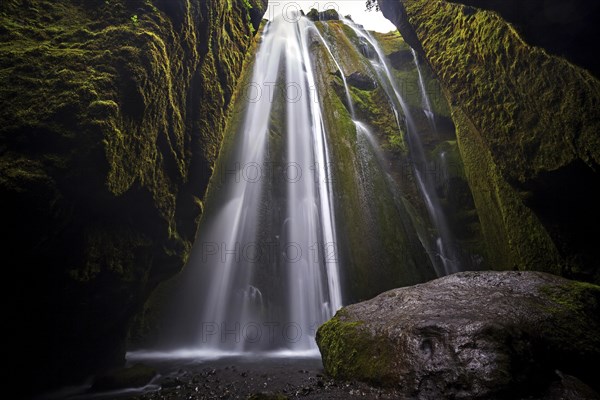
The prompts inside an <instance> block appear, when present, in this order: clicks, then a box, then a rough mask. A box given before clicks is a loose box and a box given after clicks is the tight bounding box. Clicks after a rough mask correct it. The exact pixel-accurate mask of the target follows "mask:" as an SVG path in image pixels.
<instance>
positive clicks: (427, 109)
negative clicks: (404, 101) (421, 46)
mask: <svg viewBox="0 0 600 400" xmlns="http://www.w3.org/2000/svg"><path fill="white" fill-rule="evenodd" d="M410 51H411V52H412V55H413V58H414V61H415V66H416V67H417V73H418V74H419V90H420V91H421V98H422V104H423V112H424V113H425V116H426V117H427V120H428V121H429V124H430V125H431V127H432V128H433V130H434V131H436V130H437V127H436V126H435V116H434V114H433V108H432V107H431V101H430V99H429V95H428V94H427V88H426V87H425V79H424V78H423V71H421V64H420V62H419V56H418V55H417V52H416V51H415V49H410Z"/></svg>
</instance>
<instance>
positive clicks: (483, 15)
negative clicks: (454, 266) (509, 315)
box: [379, 0, 600, 282]
mask: <svg viewBox="0 0 600 400" xmlns="http://www.w3.org/2000/svg"><path fill="white" fill-rule="evenodd" d="M456 3H458V2H453V3H450V2H447V1H443V0H438V1H426V0H379V4H380V6H381V10H382V11H383V13H384V15H385V16H386V17H387V18H389V19H390V20H392V22H394V23H395V24H396V26H397V27H398V28H399V30H400V32H401V33H402V35H403V37H404V38H405V39H406V41H407V42H408V43H409V44H410V45H411V46H412V47H413V48H415V49H416V50H417V51H418V52H419V53H420V54H421V55H422V56H423V57H424V58H425V59H426V60H427V61H428V62H429V64H430V66H431V68H432V70H433V71H434V72H435V74H436V75H437V77H438V79H439V81H440V83H441V85H442V88H443V90H444V93H445V95H446V97H447V98H448V100H449V104H450V107H451V112H452V117H453V119H454V121H455V124H456V127H457V138H458V145H459V149H460V152H461V155H462V157H463V160H464V164H465V172H466V175H467V178H468V180H469V183H470V185H471V189H472V192H473V197H474V200H475V204H476V206H477V209H478V213H479V216H480V219H481V223H482V229H483V232H484V235H485V238H486V241H487V247H488V253H489V255H490V256H489V258H490V265H493V266H494V268H497V269H514V268H520V269H526V270H543V271H548V272H553V273H561V274H563V275H565V276H567V277H573V278H577V279H581V280H590V281H594V282H600V270H599V269H598V266H597V262H596V247H597V244H596V243H595V242H596V238H597V237H598V235H599V234H600V231H599V230H600V224H598V221H600V209H599V208H598V207H597V204H598V203H599V202H600V197H599V195H598V194H597V193H596V192H598V191H597V190H593V188H596V187H598V185H599V184H600V176H599V174H598V170H599V169H598V167H599V163H600V135H599V132H600V108H599V107H598V106H597V105H598V103H599V102H600V81H598V79H597V78H595V77H594V76H593V75H592V74H591V73H589V72H588V71H586V70H584V69H583V68H580V67H578V66H576V65H573V64H571V63H569V62H568V61H566V60H565V59H563V58H560V57H557V56H553V55H550V54H548V53H547V52H546V51H545V50H544V49H542V48H538V47H534V46H531V45H529V44H528V43H526V42H525V41H524V40H523V38H522V37H521V36H520V34H519V33H518V32H517V30H516V29H515V28H514V27H513V26H512V25H510V24H509V23H507V22H506V21H505V20H504V19H503V18H502V16H501V15H500V14H498V13H496V12H492V11H485V10H481V9H478V8H474V7H469V6H465V5H462V4H456ZM472 3H474V2H472V1H471V2H470V4H472ZM536 4H538V6H539V5H542V6H543V4H544V3H543V2H539V3H536ZM540 12H541V11H540Z"/></svg>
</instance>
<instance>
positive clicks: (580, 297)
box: [539, 281, 600, 368]
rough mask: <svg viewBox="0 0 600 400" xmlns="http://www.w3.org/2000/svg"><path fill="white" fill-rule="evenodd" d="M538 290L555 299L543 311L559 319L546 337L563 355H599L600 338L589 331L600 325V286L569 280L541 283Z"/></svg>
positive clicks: (569, 356) (591, 356)
mask: <svg viewBox="0 0 600 400" xmlns="http://www.w3.org/2000/svg"><path fill="white" fill-rule="evenodd" d="M539 291H540V294H542V295H543V296H545V297H546V298H548V299H550V300H551V301H552V302H553V303H554V305H552V304H545V305H544V307H542V309H541V311H542V312H545V313H549V314H551V315H552V318H554V319H555V320H557V321H558V323H556V324H555V326H553V329H551V330H549V332H548V335H547V339H548V340H549V341H550V342H552V343H553V344H554V345H555V346H556V347H557V350H558V351H560V352H562V353H564V354H562V356H563V357H565V359H566V360H569V359H570V358H576V357H584V358H587V357H589V358H594V357H597V355H598V354H600V338H599V337H598V336H597V335H590V329H594V330H595V331H597V330H598V329H600V314H598V308H599V307H600V286H597V285H594V284H590V283H586V282H577V281H569V282H567V283H565V284H563V285H546V286H542V287H541V288H540V289H539ZM590 327H592V328H590ZM578 367H579V365H574V366H572V368H578Z"/></svg>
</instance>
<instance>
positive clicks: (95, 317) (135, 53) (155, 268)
mask: <svg viewBox="0 0 600 400" xmlns="http://www.w3.org/2000/svg"><path fill="white" fill-rule="evenodd" d="M265 7H266V2H263V1H258V0H253V1H251V2H248V1H245V0H231V1H229V2H226V3H224V2H220V1H202V2H188V1H184V0H172V1H171V0H169V1H165V0H132V1H130V0H110V1H101V0H91V1H80V0H65V1H58V2H57V1H50V0H7V1H2V2H1V3H0V26H1V28H0V100H1V102H2V104H3V107H2V108H1V109H0V141H1V142H2V149H3V151H2V154H1V155H0V194H1V196H2V198H3V200H4V201H5V202H6V203H5V204H6V206H5V207H4V208H3V210H4V214H3V215H4V222H5V223H4V224H3V226H4V228H3V229H4V230H5V232H4V236H6V237H10V238H11V239H10V240H9V242H8V243H7V247H9V248H11V249H12V250H11V254H9V255H8V257H7V261H6V263H7V265H8V266H9V268H8V269H9V275H8V277H7V281H10V282H11V284H14V285H15V286H16V287H19V288H22V289H23V290H28V291H30V292H33V293H35V294H34V297H35V299H36V301H29V302H26V303H27V304H32V305H31V306H22V307H20V308H18V311H15V314H16V318H15V319H14V320H15V322H14V324H15V325H14V327H13V328H16V327H19V329H15V330H14V331H15V332H17V336H18V337H16V338H14V339H13V340H11V342H12V343H13V344H14V348H15V349H26V350H25V353H19V354H11V355H10V357H9V360H10V362H11V364H12V365H13V366H14V368H13V369H14V370H15V371H17V374H20V375H23V374H31V373H32V372H31V371H32V368H33V369H34V370H35V371H34V374H35V375H36V376H37V377H39V378H40V379H39V382H40V384H41V385H48V384H51V385H56V384H60V383H62V382H64V380H65V379H78V378H80V377H81V376H83V375H86V374H88V373H90V372H91V371H92V370H94V369H97V368H101V367H104V366H106V365H109V364H116V363H120V362H122V361H123V357H124V343H125V336H126V334H127V328H128V326H129V323H130V320H131V318H132V316H133V315H134V314H135V313H136V312H137V311H138V310H139V309H140V308H141V306H142V304H143V302H144V300H145V299H146V297H147V296H148V294H149V293H150V292H151V291H152V290H153V289H154V287H155V286H156V285H157V283H158V282H160V281H161V280H164V279H166V278H167V277H170V276H172V275H173V274H175V273H177V272H178V271H179V270H180V269H181V268H182V266H183V264H184V263H185V262H186V260H187V257H188V254H189V251H190V248H191V245H192V243H193V241H194V240H195V236H196V229H197V223H198V219H199V216H200V214H201V211H202V206H201V204H202V202H201V199H202V197H203V196H204V191H205V189H206V186H207V183H208V178H209V177H210V174H211V173H212V170H211V168H212V165H213V163H214V161H215V159H216V155H217V153H218V151H219V148H220V144H221V140H222V134H223V129H224V126H225V115H226V113H227V110H228V108H229V106H230V104H231V99H232V95H233V91H234V88H235V86H236V83H237V80H238V78H239V76H240V73H241V68H242V63H243V60H244V57H245V54H246V51H247V49H248V47H249V46H250V43H251V41H252V34H253V29H254V25H253V23H254V22H253V19H252V18H251V16H252V15H251V14H253V13H256V12H259V13H260V14H261V15H262V13H261V11H262V12H264V9H265ZM257 8H258V9H257ZM259 21H260V19H259ZM257 26H258V25H257ZM23 265H27V266H28V267H27V268H22V266H23ZM25 288H27V289H25ZM57 288H60V293H58V289H57ZM4 300H5V301H8V299H6V298H4ZM33 303H36V304H33ZM33 320H35V321H38V322H37V325H36V328H35V329H31V328H30V326H29V322H28V321H33ZM73 321H77V323H76V324H74V323H73ZM21 327H22V328H21ZM24 331H25V332H24ZM34 336H35V337H34ZM40 338H43V339H40ZM20 351H21V350H20ZM59 353H60V354H59ZM34 358H35V359H37V360H39V361H38V362H36V363H34V364H35V365H30V364H28V363H29V362H30V361H29V360H32V359H34ZM24 371H27V373H25V372H24Z"/></svg>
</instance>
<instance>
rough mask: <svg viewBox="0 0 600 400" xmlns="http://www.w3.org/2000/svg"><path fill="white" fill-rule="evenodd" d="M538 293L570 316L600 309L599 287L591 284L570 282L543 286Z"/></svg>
mask: <svg viewBox="0 0 600 400" xmlns="http://www.w3.org/2000/svg"><path fill="white" fill-rule="evenodd" d="M540 292H541V293H543V294H545V295H547V296H548V297H549V298H550V299H552V300H553V301H554V302H555V303H557V304H559V305H560V306H561V307H564V308H566V310H567V312H568V313H570V314H571V315H575V314H581V313H583V314H586V312H589V311H594V310H597V309H598V308H599V307H600V286H598V285H594V284H592V283H587V282H577V281H570V282H568V283H567V284H565V285H561V286H555V285H548V286H544V287H542V288H540Z"/></svg>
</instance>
